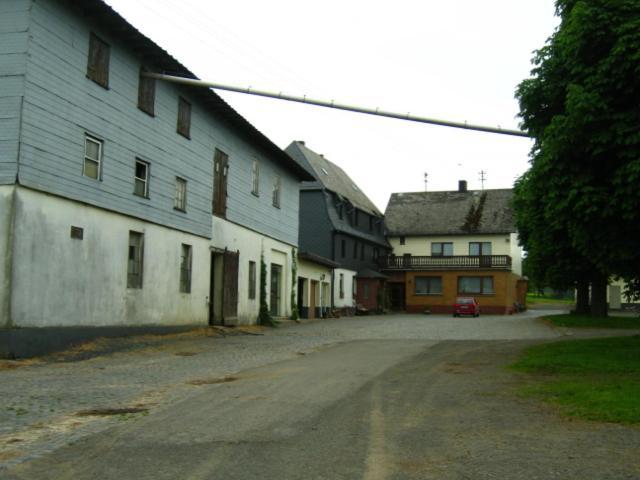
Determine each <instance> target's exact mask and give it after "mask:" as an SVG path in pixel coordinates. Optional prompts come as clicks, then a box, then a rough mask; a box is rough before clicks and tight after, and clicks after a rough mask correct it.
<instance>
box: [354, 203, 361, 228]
mask: <svg viewBox="0 0 640 480" xmlns="http://www.w3.org/2000/svg"><path fill="white" fill-rule="evenodd" d="M354 210H355V213H354V214H353V224H354V225H355V226H356V227H357V226H358V223H359V222H360V212H359V211H358V209H357V208H356V209H354Z"/></svg>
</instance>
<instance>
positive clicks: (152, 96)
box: [138, 69, 156, 117]
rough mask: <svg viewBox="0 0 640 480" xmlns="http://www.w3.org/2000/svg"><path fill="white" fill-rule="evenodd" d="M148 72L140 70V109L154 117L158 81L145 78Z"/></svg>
mask: <svg viewBox="0 0 640 480" xmlns="http://www.w3.org/2000/svg"><path fill="white" fill-rule="evenodd" d="M145 71H146V70H144V69H141V70H140V76H139V78H138V108H139V109H140V110H142V111H143V112H145V113H148V114H149V115H151V116H152V117H153V116H154V114H155V101H156V79H155V78H149V77H145V76H144V75H143V74H144V73H145Z"/></svg>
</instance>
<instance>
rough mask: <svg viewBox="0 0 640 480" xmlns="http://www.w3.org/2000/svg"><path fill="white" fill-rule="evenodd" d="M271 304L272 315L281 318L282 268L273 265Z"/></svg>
mask: <svg viewBox="0 0 640 480" xmlns="http://www.w3.org/2000/svg"><path fill="white" fill-rule="evenodd" d="M270 286H271V288H270V302H269V306H270V307H271V315H272V316H274V317H279V316H280V298H281V297H282V267H281V266H280V265H276V264H275V263H272V264H271V283H270Z"/></svg>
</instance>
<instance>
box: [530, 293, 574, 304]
mask: <svg viewBox="0 0 640 480" xmlns="http://www.w3.org/2000/svg"><path fill="white" fill-rule="evenodd" d="M527 303H528V304H531V305H535V304H536V303H551V304H557V305H573V304H574V303H575V302H574V300H573V299H570V298H552V297H545V296H542V295H537V294H535V293H527Z"/></svg>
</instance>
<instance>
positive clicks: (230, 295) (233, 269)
mask: <svg viewBox="0 0 640 480" xmlns="http://www.w3.org/2000/svg"><path fill="white" fill-rule="evenodd" d="M239 259H240V252H230V251H228V250H225V252H224V264H223V273H222V276H223V278H222V288H223V292H222V318H223V321H224V322H225V323H226V321H227V320H235V319H237V318H238V266H239Z"/></svg>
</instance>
